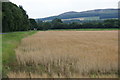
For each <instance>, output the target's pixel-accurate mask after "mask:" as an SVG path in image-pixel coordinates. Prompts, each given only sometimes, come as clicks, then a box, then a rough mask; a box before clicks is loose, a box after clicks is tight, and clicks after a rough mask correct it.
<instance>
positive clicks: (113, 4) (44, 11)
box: [10, 0, 120, 18]
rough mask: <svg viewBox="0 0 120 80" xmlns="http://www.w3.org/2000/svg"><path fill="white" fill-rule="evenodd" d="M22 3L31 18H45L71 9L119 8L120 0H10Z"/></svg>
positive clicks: (78, 10) (79, 10)
mask: <svg viewBox="0 0 120 80" xmlns="http://www.w3.org/2000/svg"><path fill="white" fill-rule="evenodd" d="M10 1H11V2H13V3H15V4H17V5H22V6H23V8H24V9H25V10H26V12H27V14H28V15H29V18H44V17H49V16H55V15H59V14H61V13H64V12H69V11H76V12H81V11H86V10H94V9H106V8H118V2H119V1H120V0H10Z"/></svg>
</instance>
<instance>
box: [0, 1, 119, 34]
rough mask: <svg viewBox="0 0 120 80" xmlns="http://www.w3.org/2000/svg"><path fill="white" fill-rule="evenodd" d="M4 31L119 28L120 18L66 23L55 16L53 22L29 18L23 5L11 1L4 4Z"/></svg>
mask: <svg viewBox="0 0 120 80" xmlns="http://www.w3.org/2000/svg"><path fill="white" fill-rule="evenodd" d="M2 23H3V27H2V31H3V32H13V31H28V30H36V29H37V30H49V29H86V28H87V29H88V28H119V23H120V20H118V19H110V20H104V21H101V22H96V21H93V22H87V23H77V22H72V23H64V22H62V20H61V19H58V18H55V19H54V20H52V22H43V21H41V20H36V21H35V19H29V17H28V15H27V13H26V11H25V10H24V9H23V7H22V6H19V7H18V6H17V5H16V4H13V3H11V2H4V3H3V4H2Z"/></svg>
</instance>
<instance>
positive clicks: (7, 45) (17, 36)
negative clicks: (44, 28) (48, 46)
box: [1, 31, 35, 77]
mask: <svg viewBox="0 0 120 80" xmlns="http://www.w3.org/2000/svg"><path fill="white" fill-rule="evenodd" d="M33 33H35V31H29V32H11V33H6V34H1V35H2V63H3V77H6V73H7V72H8V71H11V69H12V68H13V69H14V66H15V65H16V54H15V49H16V48H17V46H18V45H19V44H20V41H21V39H22V38H24V37H27V36H28V35H32V34H33Z"/></svg>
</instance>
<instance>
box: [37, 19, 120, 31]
mask: <svg viewBox="0 0 120 80" xmlns="http://www.w3.org/2000/svg"><path fill="white" fill-rule="evenodd" d="M119 23H120V20H119V19H108V20H104V21H102V22H101V21H100V22H96V21H93V22H86V23H77V22H72V23H64V22H62V20H61V19H58V18H55V19H54V20H52V22H42V21H41V20H37V24H38V27H37V29H38V30H49V29H89V28H93V29H94V28H119Z"/></svg>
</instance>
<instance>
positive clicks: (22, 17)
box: [2, 2, 35, 32]
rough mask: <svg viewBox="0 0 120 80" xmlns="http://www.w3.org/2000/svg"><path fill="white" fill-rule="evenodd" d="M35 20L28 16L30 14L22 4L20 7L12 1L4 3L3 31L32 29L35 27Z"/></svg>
mask: <svg viewBox="0 0 120 80" xmlns="http://www.w3.org/2000/svg"><path fill="white" fill-rule="evenodd" d="M32 21H33V22H32ZM34 22H35V20H34V19H29V18H28V15H27V14H26V11H25V10H24V9H23V7H22V6H19V7H18V6H17V5H16V4H13V3H11V2H3V3H2V26H3V27H2V31H3V32H13V31H27V30H31V29H33V25H34ZM32 23H33V24H32Z"/></svg>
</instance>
